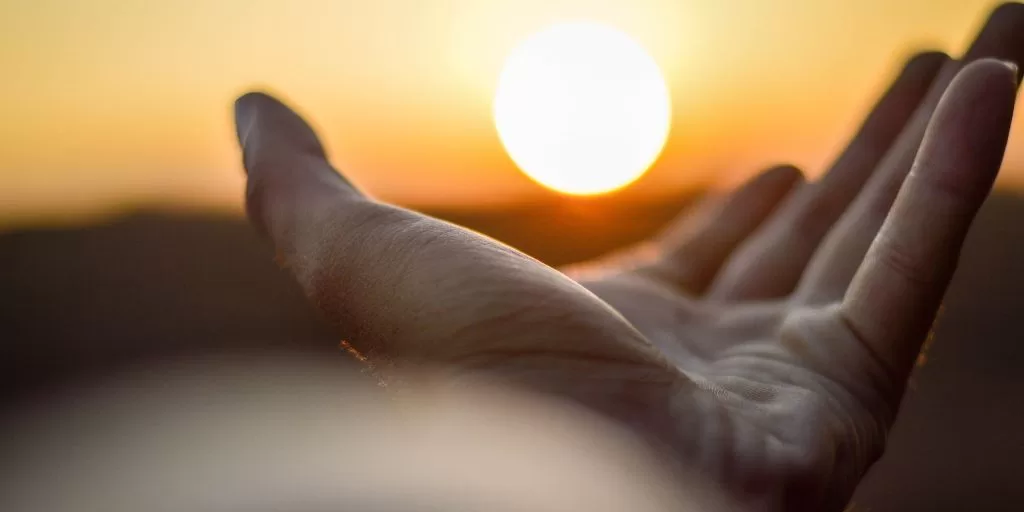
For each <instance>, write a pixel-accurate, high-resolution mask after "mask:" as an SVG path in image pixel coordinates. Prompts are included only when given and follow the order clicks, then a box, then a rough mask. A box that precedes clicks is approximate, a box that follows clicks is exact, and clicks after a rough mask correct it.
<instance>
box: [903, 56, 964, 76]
mask: <svg viewBox="0 0 1024 512" xmlns="http://www.w3.org/2000/svg"><path fill="white" fill-rule="evenodd" d="M950 60H952V59H951V58H950V56H949V55H947V54H946V53H945V52H940V51H936V50H928V51H923V52H919V53H916V54H914V55H913V56H912V57H910V58H909V59H907V62H906V64H905V65H904V66H903V74H904V75H908V76H919V77H924V76H934V75H935V74H936V73H938V71H939V69H940V68H941V67H942V66H943V65H945V64H946V63H947V62H949V61H950Z"/></svg>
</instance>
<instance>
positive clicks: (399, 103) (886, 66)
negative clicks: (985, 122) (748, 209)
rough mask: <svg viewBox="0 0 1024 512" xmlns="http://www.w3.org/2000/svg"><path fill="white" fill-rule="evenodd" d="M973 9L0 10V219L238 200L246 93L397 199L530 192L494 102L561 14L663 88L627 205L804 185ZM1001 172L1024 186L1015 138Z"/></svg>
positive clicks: (62, 4) (853, 2)
mask: <svg viewBox="0 0 1024 512" xmlns="http://www.w3.org/2000/svg"><path fill="white" fill-rule="evenodd" d="M996 3H997V2H993V1H986V0H903V1H900V0H843V1H840V0H778V1H767V0H733V1H730V2H722V1H719V0H614V1H613V0H590V1H584V0H448V1H442V0H436V1H435V0H372V1H370V0H290V1H287V2H285V1H276V0H266V1H259V0H219V1H217V0H177V1H173V2H168V1H155V0H148V1H147V0H6V1H5V2H2V3H0V70H3V73H2V76H3V80H0V224H12V223H18V222H23V221H31V220H38V219H41V218H57V217H61V218H70V217H78V216H81V215H82V214H87V213H95V212H100V211H104V210H108V209H110V208H112V207H113V208H117V207H123V206H125V205H144V204H157V205H161V206H202V207H208V206H214V207H218V208H228V209H235V208H237V207H238V205H239V200H240V197H241V191H242V179H243V178H242V173H241V170H240V166H239V161H238V156H237V152H236V147H235V142H234V139H233V131H232V129H231V125H230V121H231V118H230V103H231V100H232V99H233V97H234V96H235V95H237V94H238V93H239V92H242V91H244V90H245V89H246V88H249V87H251V86H254V85H256V86H263V87H266V88H269V89H270V90H273V91H278V92H280V93H281V94H282V95H283V96H284V97H286V98H287V99H289V100H290V101H292V102H293V103H294V104H295V105H297V106H298V107H299V108H300V110H301V111H303V112H304V113H306V114H308V115H309V117H311V119H312V121H313V122H314V124H315V125H316V126H317V127H318V128H319V129H320V130H321V133H322V135H323V136H324V139H325V142H326V144H327V147H328V149H329V151H330V152H331V154H332V156H333V158H334V161H335V162H336V163H337V164H338V165H339V166H340V167H342V168H343V169H345V170H346V172H347V173H348V174H349V175H350V176H351V177H352V178H353V179H354V180H355V181H356V182H357V183H359V184H361V185H362V186H363V187H364V188H365V189H367V190H368V191H369V192H371V193H372V194H374V195H376V196H378V197H382V198H386V199H390V200H395V201H398V202H402V203H406V204H436V203H444V204H476V203H481V202H495V201H514V200H517V199H520V198H523V197H528V196H530V195H533V194H537V193H539V192H540V189H539V186H538V185H536V184H534V183H533V182H532V181H530V180H528V179H527V178H525V177H524V176H522V175H521V174H520V173H519V172H518V171H517V170H516V169H515V167H514V166H513V164H512V163H511V161H510V160H509V158H508V157H507V156H506V155H505V154H504V151H503V150H502V147H501V144H500V142H499V141H498V138H497V133H496V130H495V129H494V126H493V122H492V120H491V104H490V103H491V98H492V95H493V91H494V87H495V84H496V81H497V77H498V74H499V71H500V69H501V64H502V61H503V59H504V56H505V55H506V54H507V53H508V52H509V51H510V50H511V48H512V47H513V46H514V45H515V43H516V42H517V41H518V40H521V39H522V38H523V37H525V36H527V35H529V34H531V33H533V32H535V31H537V30H540V29H542V28H544V27H546V26H547V25H549V24H551V23H554V22H558V21H565V20H580V19H585V20H593V21H598V22H603V23H607V24H610V25H613V26H616V27H618V28H620V29H622V30H624V31H625V32H627V33H629V34H630V35H631V36H632V37H634V38H635V39H636V40H638V41H639V42H640V43H641V44H643V45H644V46H645V47H646V49H647V50H648V51H649V52H650V53H651V55H652V56H653V57H654V58H655V60H656V61H657V62H658V63H659V65H660V66H661V68H662V71H663V73H664V74H665V76H666V78H667V80H668V81H669V85H670V88H671V92H672V101H673V108H674V115H673V126H672V132H671V135H670V138H669V142H668V145H667V146H666V149H665V151H664V153H663V155H662V158H661V159H660V160H659V162H658V163H657V164H656V165H655V167H654V168H653V169H652V170H651V171H650V172H649V173H648V174H647V175H646V176H645V177H644V178H642V179H641V180H640V181H639V182H638V183H636V184H635V185H634V186H633V187H632V188H631V189H630V191H629V192H628V193H636V194H641V195H642V194H648V193H663V192H665V191H669V190H680V189H684V188H687V187H694V186H697V185H700V184H703V183H707V182H710V181H715V180H721V179H726V178H728V177H735V176H736V175H737V174H750V173H752V172H754V171H756V170H757V169H758V168H760V167H762V166H764V165H768V164H771V163H774V162H778V161H783V160H785V161H791V162H795V163H797V164H799V165H801V166H802V167H805V168H806V169H808V172H810V173H812V174H813V173H815V172H818V171H819V170H820V167H821V166H822V165H823V164H824V163H825V162H826V161H827V160H828V159H829V156H830V155H831V154H832V152H833V151H834V150H835V148H836V147H838V146H839V144H840V143H841V142H842V141H843V139H844V137H845V136H846V135H847V134H848V133H849V132H850V131H851V130H852V128H853V127H854V125H855V124H856V122H857V121H858V119H859V116H860V115H861V113H862V112H863V109H864V108H865V107H867V106H868V105H869V104H870V102H871V101H872V100H873V98H874V97H875V95H876V94H877V93H878V91H879V90H880V88H881V87H882V86H884V85H885V83H886V82H887V81H888V80H889V79H890V78H891V75H892V73H893V71H894V70H895V69H896V68H897V67H898V65H899V63H900V61H901V60H902V59H903V58H904V57H905V56H906V55H908V54H909V53H910V52H911V51H913V50H914V49H919V48H926V47H933V48H940V49H944V50H947V51H950V52H959V51H960V50H962V49H963V48H964V46H965V45H966V43H967V41H968V40H969V38H970V36H971V35H972V33H973V32H974V31H975V30H976V29H977V28H978V27H979V25H980V23H981V22H982V21H983V19H984V17H985V15H986V13H987V11H988V10H989V9H991V8H992V7H993V6H994V5H995V4H996ZM1013 139H1014V141H1013V143H1012V144H1011V150H1010V155H1009V158H1008V161H1007V166H1006V167H1007V170H1008V171H1014V170H1016V171H1017V172H1005V173H1004V176H1003V181H1002V182H1001V183H1002V184H1003V185H1004V186H1005V185H1015V184H1019V185H1024V144H1022V143H1024V133H1021V130H1019V129H1018V130H1016V131H1015V135H1014V136H1013Z"/></svg>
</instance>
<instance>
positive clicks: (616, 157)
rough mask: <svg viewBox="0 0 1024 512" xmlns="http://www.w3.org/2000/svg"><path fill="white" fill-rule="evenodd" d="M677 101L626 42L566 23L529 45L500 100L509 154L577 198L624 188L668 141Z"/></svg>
mask: <svg viewBox="0 0 1024 512" xmlns="http://www.w3.org/2000/svg"><path fill="white" fill-rule="evenodd" d="M670 119H671V101H670V99H669V92H668V88H667V86H666V85H665V80H664V78H663V77H662V74H661V71H660V70H659V69H658V65H657V63H655V62H654V59H653V58H651V57H650V56H649V55H648V54H647V52H645V51H644V49H643V47H642V46H640V45H639V44H638V43H637V42H635V41H633V40H632V39H631V38H630V37H629V36H628V35H626V34H625V33H623V32H621V31H619V30H617V29H614V28H612V27H609V26H605V25H601V24H598V23H591V22H575V23H561V24H557V25H553V26H551V27H550V28H548V29H546V30H543V31H541V32H538V33H536V34H534V35H532V36H530V37H529V38H527V39H526V40H525V41H523V42H522V43H520V44H519V46H517V47H516V48H515V49H514V50H513V52H512V53H511V54H510V55H509V57H508V59H507V61H506V62H505V65H504V68H503V70H502V72H501V76H500V78H499V80H498V87H497V91H496V93H495V97H494V123H495V125H496V127H497V130H498V135H499V137H500V138H501V142H502V144H503V145H504V146H505V149H506V151H508V154H509V156H511V157H512V160H513V161H514V162H515V163H516V165H517V166H518V167H519V168H520V169H521V170H522V171H523V172H524V173H525V174H526V175H527V176H529V177H530V178H532V179H533V180H534V181H537V182H538V183H540V184H542V185H544V186H546V187H549V188H552V189H554V190H557V191H560V192H564V193H567V194H576V195H592V194H601V193H604V192H609V191H612V190H616V189H619V188H622V187H624V186H626V185H628V184H630V183H632V182H633V181H635V180H636V179H638V178H639V177H640V176H642V175H643V174H644V172H646V171H647V169H648V168H649V167H650V166H651V164H652V163H654V161H655V159H657V157H658V155H659V154H660V153H661V150H662V148H663V147H664V145H665V140H666V139H667V138H668V132H669V127H670Z"/></svg>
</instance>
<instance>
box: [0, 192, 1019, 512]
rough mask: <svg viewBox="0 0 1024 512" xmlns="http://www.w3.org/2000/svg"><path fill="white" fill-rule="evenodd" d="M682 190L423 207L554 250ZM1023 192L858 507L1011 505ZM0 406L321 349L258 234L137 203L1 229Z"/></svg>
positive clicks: (993, 230)
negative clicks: (177, 367) (477, 208)
mask: <svg viewBox="0 0 1024 512" xmlns="http://www.w3.org/2000/svg"><path fill="white" fill-rule="evenodd" d="M685 202H686V200H685V198H680V199H679V200H677V201H666V202H662V203H656V204H635V205H633V204H614V203H610V202H601V201H590V202H573V201H568V200H567V201H564V202H551V203H543V204H536V205H524V206H522V207H520V208H513V209H507V210H502V211H491V212H477V213H472V212H443V211H434V212H429V213H432V214H434V215H436V216H439V217H442V218H447V219H449V220H452V221H454V222H456V223H459V224H462V225H465V226H467V227H470V228H472V229H475V230H477V231H480V232H483V233H485V234H488V235H490V236H493V237H495V238H498V239H500V240H502V241H505V242H507V243H509V244H510V245H513V246H515V247H517V248H519V249H522V250H524V251H525V252H527V253H529V254H531V255H533V256H536V257H538V258H539V259H541V260H543V261H545V262H547V263H549V264H552V265H560V264H564V263H568V262H572V261H578V260H581V259H585V258H589V257H592V256H595V255H597V254H600V253H602V252H605V251H607V250H609V249H611V248H614V247H617V246H621V245H623V244H625V243H629V242H632V241H636V240H639V239H642V238H644V237H645V236H647V235H649V234H650V233H651V232H653V231H654V230H655V229H656V228H657V227H658V226H660V225H662V224H663V223H665V222H667V221H668V220H669V219H671V217H672V216H673V215H674V214H675V213H676V212H677V211H678V210H679V208H680V206H681V205H682V204H684V203H685ZM1020 219H1024V198H1021V197H1015V196H1008V195H1003V196H997V197H994V198H992V199H991V200H990V201H989V203H988V204H987V205H986V207H985V208H984V209H983V211H982V213H981V215H980V217H979V219H978V221H977V222H976V223H975V226H974V228H973V231H972V234H971V237H970V239H969V240H968V244H967V247H966V249H965V251H964V254H963V258H962V260H961V268H960V271H959V272H958V274H957V277H956V279H955V281H954V284H953V287H952V290H951V292H950V294H949V295H948V297H947V301H946V310H945V312H944V314H943V315H942V317H941V318H940V321H939V324H938V328H937V335H936V337H935V343H934V344H933V346H932V348H931V350H930V351H929V352H928V354H927V362H926V364H925V365H924V367H923V368H919V369H918V371H917V373H916V375H915V376H914V378H913V380H912V383H911V387H910V391H908V396H907V399H906V401H905V403H904V406H903V409H902V411H901V414H900V416H899V419H898V421H897V425H896V427H895V429H894V431H893V433H892V436H891V438H890V444H889V449H888V451H887V452H886V455H885V457H884V458H883V459H882V460H881V461H879V463H878V464H876V466H875V467H874V468H873V470H872V472H871V473H870V474H869V475H868V477H867V478H866V479H865V481H864V483H863V484H862V486H861V489H860V491H859V492H858V495H857V497H856V498H855V503H856V504H857V505H858V506H859V508H858V509H857V510H871V511H873V512H880V511H890V510H891V511H897V510H901V511H902V510H930V511H942V510H951V511H952V510H1019V506H1020V503H1022V502H1024V487H1022V486H1020V482H1021V481H1022V478H1024V469H1022V468H1024V435H1022V432H1024V321H1022V320H1021V318H1020V313H1021V311H1022V310H1024V309H1022V308H1024V222H1021V221H1020ZM0 269H2V270H0V292H2V296H0V304H2V305H0V340H3V341H2V343H0V375H2V377H0V378H2V379H3V386H2V387H0V390H2V392H0V393H2V398H3V401H4V402H3V403H4V404H5V406H6V408H8V409H10V408H12V407H17V406H19V405H25V404H32V403H37V402H39V401H40V400H43V399H45V398H46V397H48V396H50V395H52V394H53V393H59V392H61V391H66V390H69V389H77V388H79V387H81V386H85V385H93V384H95V383H97V382H102V381H103V379H104V378H106V377H108V376H109V375H111V374H112V373H113V372H117V371H123V370H138V369H140V368H145V367H146V366H147V365H149V364H153V363H157V362H167V361H175V360H183V359H194V358H200V359H203V358H216V357H222V356H224V355H231V356H235V355H266V354H272V355H273V354H305V355H312V356H314V357H322V358H324V360H327V361H330V363H329V364H332V365H334V364H336V365H337V366H338V367H339V368H352V369H353V370H354V369H355V368H354V365H352V364H351V362H350V361H349V360H348V359H347V356H345V355H344V354H342V353H341V351H340V350H339V349H338V341H339V340H338V339H337V338H336V337H335V336H334V335H333V334H332V332H331V329H330V327H329V326H326V325H324V324H323V322H322V321H321V320H320V319H319V318H318V316H317V315H316V313H315V312H314V311H313V310H312V309H311V308H310V307H309V306H307V304H306V303H305V300H304V298H303V297H302V295H301V293H300V292H299V290H298V288H297V286H296V285H294V284H293V283H292V282H291V280H290V278H289V276H288V275H287V273H285V272H284V271H281V270H279V269H278V268H277V267H276V266H275V264H274V263H273V261H272V252H271V250H270V249H269V247H268V246H267V245H266V244H265V243H264V242H262V241H261V240H259V239H258V238H257V236H256V235H255V233H254V232H253V231H252V230H251V229H250V228H249V226H248V225H247V224H246V223H245V222H244V221H243V220H241V219H233V218H226V217H202V216H166V215H157V214H139V215H133V216H128V217H124V218H122V219H120V220H116V221H113V222H111V223H108V224H106V225H103V226H98V227H94V228H85V229H68V230H52V229H51V230H31V231H23V232H17V233H9V234H5V235H0Z"/></svg>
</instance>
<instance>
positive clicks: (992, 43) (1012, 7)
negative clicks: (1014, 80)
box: [964, 2, 1024, 79]
mask: <svg viewBox="0 0 1024 512" xmlns="http://www.w3.org/2000/svg"><path fill="white" fill-rule="evenodd" d="M983 57H996V58H1000V59H1009V60H1013V61H1015V62H1020V61H1021V60H1022V59H1024V4H1020V3H1016V2H1012V3H1005V4H1002V5H1000V6H999V7H996V8H995V9H993V11H992V14H991V15H989V18H988V20H987V21H986V22H985V26H984V27H983V28H982V29H981V32H980V33H979V34H978V37H977V39H976V40H975V42H974V44H973V45H972V46H971V48H970V50H968V52H967V55H966V56H965V57H964V61H967V62H969V61H972V60H975V59H980V58H983ZM1017 77H1018V79H1019V78H1020V70H1018V72H1017Z"/></svg>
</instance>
